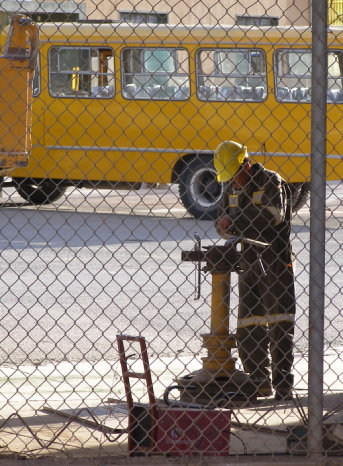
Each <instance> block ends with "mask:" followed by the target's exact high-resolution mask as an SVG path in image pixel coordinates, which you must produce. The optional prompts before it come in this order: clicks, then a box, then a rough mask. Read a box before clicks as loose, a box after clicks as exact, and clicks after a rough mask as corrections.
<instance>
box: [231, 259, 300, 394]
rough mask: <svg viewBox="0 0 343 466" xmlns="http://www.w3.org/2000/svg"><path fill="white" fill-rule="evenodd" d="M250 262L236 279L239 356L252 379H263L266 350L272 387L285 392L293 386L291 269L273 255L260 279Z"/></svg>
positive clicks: (265, 376)
mask: <svg viewBox="0 0 343 466" xmlns="http://www.w3.org/2000/svg"><path fill="white" fill-rule="evenodd" d="M254 259H255V260H252V261H250V263H249V264H248V265H247V264H246V265H245V267H244V269H245V270H244V271H243V273H242V274H241V275H240V277H239V309H238V325H237V327H238V328H237V341H238V351H239V357H240V359H241V361H242V363H243V367H244V370H245V372H247V373H249V374H250V375H251V377H252V378H255V379H257V380H261V379H262V380H266V379H268V378H269V374H270V367H269V366H270V361H269V351H270V356H271V369H272V383H273V386H274V388H276V389H280V390H288V389H291V388H292V386H293V375H292V372H291V371H292V364H293V335H294V318H295V295H294V275H293V267H292V264H287V263H285V262H282V261H281V260H280V259H279V258H278V257H277V256H274V257H273V256H271V257H267V259H266V260H264V267H265V271H266V276H263V273H262V271H261V268H260V266H259V265H258V263H257V260H256V257H255V258H254Z"/></svg>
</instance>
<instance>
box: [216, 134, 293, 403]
mask: <svg viewBox="0 0 343 466" xmlns="http://www.w3.org/2000/svg"><path fill="white" fill-rule="evenodd" d="M214 165H215V168H216V171H217V180H218V181H219V182H221V183H225V189H224V194H223V197H222V200H221V205H220V209H219V216H218V219H217V221H216V228H217V232H218V233H219V234H220V235H221V236H222V237H223V238H227V236H228V235H238V236H241V237H244V238H250V239H253V240H258V241H262V242H264V243H268V244H269V246H267V247H265V248H263V249H261V248H260V247H257V246H256V245H252V244H249V243H247V242H244V241H242V246H241V250H242V252H243V253H244V254H242V256H241V257H242V263H241V268H242V273H241V274H239V279H238V280H239V282H238V289H239V306H238V323H237V327H238V328H237V343H238V351H239V357H240V359H241V361H242V364H243V367H244V370H245V372H247V373H249V374H250V376H251V380H252V382H253V383H254V385H255V386H256V394H257V396H270V395H271V394H272V387H273V388H274V389H275V400H289V399H292V389H293V375H292V372H291V371H292V365H293V336H294V320H295V293H294V274H293V254H292V248H291V243H290V232H291V193H290V189H289V187H288V185H287V183H286V182H285V181H284V180H283V179H282V178H281V176H280V175H279V174H278V173H276V172H274V171H271V170H267V169H266V168H264V167H263V166H262V165H261V164H259V163H254V164H252V163H251V161H250V158H249V154H248V151H247V148H246V147H245V146H243V145H242V144H239V143H237V142H234V141H225V142H223V143H221V144H220V145H219V146H218V147H217V149H216V151H215V154H214ZM269 352H270V356H271V374H272V380H271V379H270V359H269Z"/></svg>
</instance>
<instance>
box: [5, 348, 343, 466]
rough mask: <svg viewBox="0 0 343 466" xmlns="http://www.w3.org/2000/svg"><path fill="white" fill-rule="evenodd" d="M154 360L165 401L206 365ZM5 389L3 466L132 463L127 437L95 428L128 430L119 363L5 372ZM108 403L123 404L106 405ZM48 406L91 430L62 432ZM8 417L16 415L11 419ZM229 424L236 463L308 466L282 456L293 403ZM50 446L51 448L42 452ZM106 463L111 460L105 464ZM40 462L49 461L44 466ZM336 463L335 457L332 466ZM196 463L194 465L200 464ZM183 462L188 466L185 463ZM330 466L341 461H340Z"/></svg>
mask: <svg viewBox="0 0 343 466" xmlns="http://www.w3.org/2000/svg"><path fill="white" fill-rule="evenodd" d="M340 354H341V352H340V349H339V348H338V349H336V350H335V351H334V350H330V351H327V352H326V353H325V367H324V372H325V376H324V403H325V410H326V411H330V410H332V409H333V408H335V407H336V406H339V405H341V410H339V411H338V413H337V414H335V415H334V416H332V417H330V419H329V421H330V422H333V423H343V378H342V362H341V356H340ZM295 356H296V357H295V366H294V374H295V392H296V393H297V394H298V396H299V399H300V400H301V405H302V406H303V409H304V413H305V414H307V401H308V396H307V395H308V386H307V364H308V361H307V357H306V356H304V355H300V354H297V355H295ZM149 357H150V365H151V370H152V375H153V382H154V391H155V395H156V397H162V395H163V392H164V390H165V388H166V387H168V386H170V385H171V384H173V383H174V378H175V376H178V375H181V374H183V375H184V374H187V373H190V372H191V371H193V370H197V369H199V368H200V367H201V359H200V358H194V357H180V358H161V359H158V358H156V357H154V356H150V355H149ZM133 369H134V370H140V362H139V361H136V362H134V364H133ZM0 386H1V394H0V403H1V418H2V427H1V429H0V465H3V464H7V463H6V461H7V462H8V461H9V463H8V464H11V465H12V464H14V461H15V455H17V457H21V458H22V459H23V458H30V457H31V458H35V457H39V458H41V459H40V460H39V464H41V465H43V464H44V465H45V464H49V465H50V464H54V463H55V461H56V462H57V464H60V465H62V464H69V462H72V463H73V464H78V462H79V461H80V464H84V465H86V464H127V463H126V462H127V461H128V460H127V436H126V435H122V436H120V437H119V438H118V439H117V440H116V437H117V435H114V434H113V435H112V434H110V433H109V434H108V435H107V434H104V433H101V432H99V430H96V429H95V428H94V427H92V425H91V424H92V423H94V422H98V423H100V424H102V425H104V426H106V427H107V428H108V429H110V428H118V427H119V428H124V427H126V426H127V411H126V409H125V406H126V401H125V392H124V385H123V382H122V380H121V369H120V365H119V362H113V363H108V362H99V363H95V364H91V363H88V362H84V363H78V364H75V365H74V364H72V363H68V362H63V363H59V364H57V365H56V366H55V365H50V364H49V365H45V366H38V367H35V366H21V367H19V368H11V367H1V368H0ZM134 393H135V396H137V399H138V400H139V401H140V402H146V401H147V398H146V396H145V390H144V389H143V385H141V386H138V384H137V385H136V386H135V388H134ZM109 399H115V400H118V402H112V403H108V400H109ZM260 400H261V399H260ZM44 408H52V409H53V410H59V411H61V412H63V413H64V414H65V415H66V416H68V415H69V416H72V415H75V414H78V415H79V417H80V418H82V419H84V420H87V421H89V425H81V424H80V423H77V422H73V423H71V424H70V425H68V426H67V427H66V428H65V425H66V422H67V419H66V418H65V417H63V416H61V415H58V414H56V413H51V412H48V413H47V412H45V411H43V409H44ZM18 414H19V416H18ZM11 416H13V417H12V418H11V419H9V418H10V417H11ZM232 421H233V422H234V423H235V425H233V426H232V428H231V434H232V435H231V440H230V455H243V454H248V455H249V457H246V456H245V457H239V458H238V457H236V458H234V457H232V458H231V457H230V461H232V463H231V464H237V463H239V464H243V463H242V461H243V462H244V464H249V461H248V460H250V462H253V463H254V464H258V461H260V460H261V461H262V463H261V464H269V463H270V460H272V462H273V461H275V464H279V463H280V462H283V461H284V460H285V461H286V460H287V461H286V462H285V464H293V462H295V463H297V462H299V461H301V463H304V460H305V458H303V457H290V456H282V455H285V454H286V453H287V431H286V428H287V427H289V426H293V425H296V424H301V422H302V420H301V411H300V409H299V408H297V407H296V405H295V403H294V402H292V401H290V402H287V403H283V404H276V403H275V402H274V399H273V398H272V397H271V398H267V399H262V400H261V401H259V402H258V403H257V404H255V405H254V406H250V407H238V408H235V409H234V410H233V417H232ZM254 423H256V424H255V426H254V428H248V429H246V430H245V429H244V425H246V424H249V425H250V426H251V425H252V424H254ZM240 424H241V425H240ZM63 429H64V430H63ZM283 431H284V433H282V432H283ZM54 438H55V439H54ZM52 439H54V440H53V441H52ZM50 442H51V443H50ZM49 443H50V445H48V444H49ZM46 445H48V448H45V446H46ZM342 448H343V447H342ZM271 454H274V455H281V456H278V457H277V459H276V457H275V456H274V457H270V455H271ZM251 455H252V456H251ZM261 455H262V456H261ZM264 455H266V456H265V457H264ZM262 457H263V458H264V459H263V460H262ZM106 459H107V460H108V461H109V463H106V462H105V461H106ZM259 459H260V460H259ZM43 460H44V461H47V463H43V462H42V461H43ZM333 460H334V458H332V459H331V460H330V461H333ZM30 461H33V460H30ZM37 461H38V460H37ZM63 461H66V462H63ZM82 461H83V462H82ZM85 461H93V462H90V463H87V462H85ZM155 461H157V462H156V463H155ZM161 461H162V458H161V457H160V458H157V459H154V460H152V459H149V464H164V463H163V461H162V462H161ZM180 461H181V460H180ZM194 461H195V462H196V460H195V459H194ZM197 461H199V459H198V460H197ZM204 461H205V462H202V463H201V464H216V463H218V462H219V463H220V464H229V463H228V462H227V459H224V458H221V459H220V458H217V459H213V461H212V460H211V462H208V461H209V459H206V457H205V459H204ZM192 462H193V460H190V459H189V458H188V459H187V461H186V463H187V464H188V463H192ZM139 463H140V464H144V463H145V460H144V458H139ZM181 463H182V464H184V463H183V462H182V461H181ZM20 464H22V460H20ZM28 464H30V463H28ZM31 464H36V463H31ZM129 464H135V462H134V458H130V460H129ZM197 464H198V463H197ZM305 464H306V461H305ZM309 464H313V463H309ZM323 464H324V463H323ZM330 464H343V460H342V462H340V463H330Z"/></svg>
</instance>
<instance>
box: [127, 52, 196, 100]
mask: <svg viewBox="0 0 343 466" xmlns="http://www.w3.org/2000/svg"><path fill="white" fill-rule="evenodd" d="M121 63H122V67H121V69H122V93H123V96H124V97H125V98H126V99H152V100H186V99H188V97H189V94H190V87H189V61H188V52H187V51H186V50H184V49H169V48H147V49H143V48H132V49H124V50H123V51H122V56H121Z"/></svg>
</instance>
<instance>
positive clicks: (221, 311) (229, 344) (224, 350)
mask: <svg viewBox="0 0 343 466" xmlns="http://www.w3.org/2000/svg"><path fill="white" fill-rule="evenodd" d="M211 275H212V295H211V316H210V319H211V325H210V333H209V334H206V335H201V336H202V338H203V347H204V348H206V349H207V352H208V354H207V357H205V358H202V361H203V369H204V370H205V371H206V372H210V373H212V374H215V376H228V375H229V374H230V373H232V372H233V371H235V370H236V365H235V362H236V358H233V357H232V356H231V350H232V348H235V347H236V342H235V337H234V335H232V334H231V335H230V332H229V315H230V278H231V274H230V273H229V272H228V273H212V274H211Z"/></svg>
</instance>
